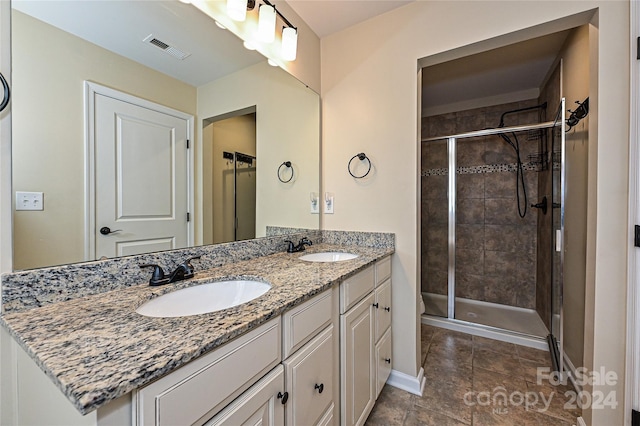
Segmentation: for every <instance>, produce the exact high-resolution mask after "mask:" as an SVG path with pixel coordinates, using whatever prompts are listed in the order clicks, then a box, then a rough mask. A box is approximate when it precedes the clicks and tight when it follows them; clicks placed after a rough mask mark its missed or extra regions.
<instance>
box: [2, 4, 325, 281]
mask: <svg viewBox="0 0 640 426" xmlns="http://www.w3.org/2000/svg"><path fill="white" fill-rule="evenodd" d="M11 20H12V22H11V25H12V30H11V31H12V35H11V43H12V80H13V92H12V94H13V98H12V150H13V153H12V158H13V165H12V166H13V191H14V200H13V201H14V215H13V221H14V223H13V251H14V253H13V256H14V269H15V270H22V269H31V268H38V267H44V266H52V265H60V264H66V263H75V262H81V261H87V260H94V259H97V258H101V257H103V256H106V257H112V256H118V255H127V254H135V253H137V252H148V251H156V250H165V249H171V248H180V247H183V246H191V245H201V244H214V243H219V242H226V241H233V240H238V239H246V238H257V237H262V236H265V235H266V229H267V227H270V226H272V227H282V228H306V229H318V228H319V217H318V215H317V214H312V213H311V212H310V207H309V204H310V200H309V194H310V193H314V192H315V193H317V192H319V174H320V171H319V151H320V147H319V144H320V122H319V120H320V100H319V96H318V95H317V94H316V93H314V92H313V91H311V90H310V89H309V88H307V87H306V86H305V85H304V84H302V83H301V82H299V81H298V80H296V79H295V78H294V77H293V76H291V75H290V74H288V73H287V72H285V71H284V70H282V69H280V68H278V67H271V66H269V65H268V64H267V61H266V58H264V57H263V56H261V55H260V54H259V53H257V52H253V51H248V50H246V49H244V48H243V47H242V42H241V40H239V39H238V38H237V37H236V36H234V35H233V34H231V33H229V32H228V31H225V30H223V29H220V28H218V27H217V26H216V25H215V23H214V21H213V20H212V19H211V18H209V17H208V16H206V15H205V14H203V13H202V12H200V11H199V10H198V9H196V8H195V7H193V6H191V5H188V4H183V3H180V2H179V1H177V0H171V1H98V0H82V1H56V0H52V1H30V0H13V1H12V17H11ZM107 101H108V102H107ZM156 105H157V106H159V108H155V106H156ZM138 107H140V108H142V112H139V110H137V109H135V108H138ZM119 108H120V109H119ZM132 108H133V109H132ZM145 108H146V109H145ZM147 110H151V111H152V112H153V114H156V112H158V111H160V113H162V114H167V116H168V117H170V119H166V120H165V119H164V118H159V119H158V118H157V117H156V118H147V115H146V114H147V112H148V111H147ZM156 110H158V111H156ZM101 114H102V115H101ZM100 117H102V118H100ZM105 117H106V118H105ZM154 117H155V116H154ZM163 117H164V116H163ZM174 118H176V119H177V120H178V121H180V122H181V123H182V124H180V123H178V124H175V125H173V124H167V123H172V121H171V120H173V119H174ZM154 120H155V121H154ZM105 123H106V124H105ZM150 123H151V124H150ZM180 126H183V127H180ZM105 128H108V130H109V132H110V133H108V134H109V135H110V136H109V137H108V138H107V139H110V140H111V141H112V142H113V145H107V148H104V146H103V147H102V148H101V147H100V146H102V145H100V144H101V143H102V142H100V141H101V140H103V139H104V138H105V136H104V135H103V133H104V132H103V131H104V129H105ZM181 132H182V133H181ZM181 135H185V136H184V137H183V136H181ZM156 136H157V138H156ZM157 139H159V140H161V143H160V145H154V144H155V143H156V140H157ZM185 139H189V149H188V150H187V151H186V154H185V153H184V152H181V151H180V150H181V149H182V148H181V146H178V145H179V144H180V143H183V142H185V143H186V140H185ZM169 146H171V149H169V148H167V147H169ZM184 149H186V146H184ZM285 162H290V164H291V167H290V168H289V167H284V168H281V170H280V172H281V174H282V175H283V176H282V177H283V179H282V180H285V181H286V180H287V179H288V178H289V177H290V175H289V173H291V172H292V173H293V179H291V180H290V181H288V182H283V181H282V180H280V179H278V169H279V167H280V166H281V165H282V164H283V163H285ZM178 166H180V167H178ZM105 171H106V172H108V173H107V174H104V173H105ZM104 176H107V177H104ZM181 176H182V177H183V178H184V179H182V178H180V177H181ZM167 188H168V189H167ZM39 193H42V194H43V200H42V202H41V201H39ZM105 199H110V200H111V202H110V204H106V207H104V206H102V207H101V206H100V205H101V203H102V202H103V200H105ZM176 206H178V207H176ZM32 209H35V210H32ZM100 209H104V210H105V211H107V212H108V213H109V214H111V215H112V216H113V218H112V219H105V217H106V216H100V213H99V210H100ZM183 213H184V215H183ZM187 213H188V220H189V221H188V222H187V218H186V214H187ZM149 217H153V218H155V219H160V222H159V223H160V224H159V225H158V224H157V223H156V225H154V226H156V228H159V229H161V230H164V229H166V228H167V227H168V225H167V223H168V222H167V220H165V219H167V218H172V219H174V220H178V221H181V222H180V224H179V226H178V228H180V232H184V234H185V235H184V240H178V239H176V238H174V236H165V237H166V238H164V237H163V236H162V235H161V237H163V238H164V239H163V238H157V237H156V236H154V237H148V236H142V237H136V236H135V235H134V231H131V229H133V228H129V227H130V226H134V225H135V226H138V227H139V228H144V227H145V226H147V225H146V223H145V220H146V219H148V218H149ZM156 222H157V221H156ZM105 228H108V230H106V231H105ZM100 230H102V231H103V233H101V232H100ZM161 233H162V232H161ZM132 236H133V237H132ZM127 238H128V239H127ZM125 240H126V243H123V241H125ZM105 241H109V242H112V243H113V244H112V245H114V246H115V249H114V248H112V249H111V251H104V250H103V249H101V248H100V246H99V244H100V243H104V242H105Z"/></svg>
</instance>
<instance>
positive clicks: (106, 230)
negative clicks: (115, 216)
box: [100, 226, 122, 235]
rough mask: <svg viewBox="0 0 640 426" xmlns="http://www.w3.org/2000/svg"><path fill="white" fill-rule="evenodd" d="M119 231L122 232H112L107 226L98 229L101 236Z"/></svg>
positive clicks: (115, 230)
mask: <svg viewBox="0 0 640 426" xmlns="http://www.w3.org/2000/svg"><path fill="white" fill-rule="evenodd" d="M120 231H122V229H114V230H113V231H112V230H111V228H109V227H108V226H103V227H102V228H100V233H101V234H102V235H109V234H115V233H116V232H120Z"/></svg>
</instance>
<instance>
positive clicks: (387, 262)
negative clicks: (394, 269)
mask: <svg viewBox="0 0 640 426" xmlns="http://www.w3.org/2000/svg"><path fill="white" fill-rule="evenodd" d="M390 276H391V256H387V257H385V258H384V259H380V260H378V261H377V262H376V287H378V286H379V285H380V284H382V283H383V282H384V281H385V280H386V279H387V278H389V277H390Z"/></svg>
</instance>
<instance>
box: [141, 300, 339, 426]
mask: <svg viewBox="0 0 640 426" xmlns="http://www.w3.org/2000/svg"><path fill="white" fill-rule="evenodd" d="M336 318H337V293H335V292H334V291H333V289H330V290H327V291H325V292H323V293H321V294H319V295H317V296H315V297H313V298H312V299H310V300H308V301H306V302H304V303H302V304H300V305H298V306H296V307H294V308H292V309H291V310H289V311H287V312H285V313H283V314H282V315H281V316H279V317H277V318H274V319H272V320H270V321H269V322H268V323H266V324H263V325H261V326H260V327H258V328H256V329H255V330H252V331H250V332H248V333H246V334H244V335H242V336H240V337H239V338H237V339H235V340H233V341H231V342H229V343H227V344H225V345H223V346H221V347H220V348H218V349H215V350H214V351H212V352H211V353H209V354H207V355H204V356H202V357H200V358H198V359H196V360H194V361H192V362H190V363H188V364H186V365H185V366H183V367H181V368H179V369H177V370H175V371H174V372H172V373H170V374H168V375H166V376H164V377H162V378H160V379H159V380H157V381H155V382H153V383H150V384H149V385H147V386H144V387H143V388H141V389H139V390H137V391H135V392H134V393H133V407H134V409H133V413H134V424H137V425H145V426H146V425H153V426H163V425H194V424H195V425H202V424H205V425H208V426H209V425H211V426H213V425H216V426H218V425H233V426H235V425H245V424H247V425H249V424H251V425H255V424H262V425H278V426H282V425H287V426H293V425H329V424H335V421H337V417H338V416H337V415H336V414H335V413H334V411H335V410H336V404H335V401H334V397H335V396H336V395H337V394H338V391H337V388H336V386H337V357H338V355H337V352H338V346H337V336H336V333H335V332H334V329H335V328H336V326H335V325H334V323H335V322H336Z"/></svg>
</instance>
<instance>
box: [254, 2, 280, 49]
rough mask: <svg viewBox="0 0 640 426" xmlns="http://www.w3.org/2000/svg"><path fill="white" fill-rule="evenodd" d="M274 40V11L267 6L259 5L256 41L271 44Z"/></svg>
mask: <svg viewBox="0 0 640 426" xmlns="http://www.w3.org/2000/svg"><path fill="white" fill-rule="evenodd" d="M275 38H276V9H275V7H273V6H269V5H268V4H262V5H260V12H259V14H258V39H259V40H260V41H262V42H264V43H271V42H272V41H273V40H274V39H275Z"/></svg>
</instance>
